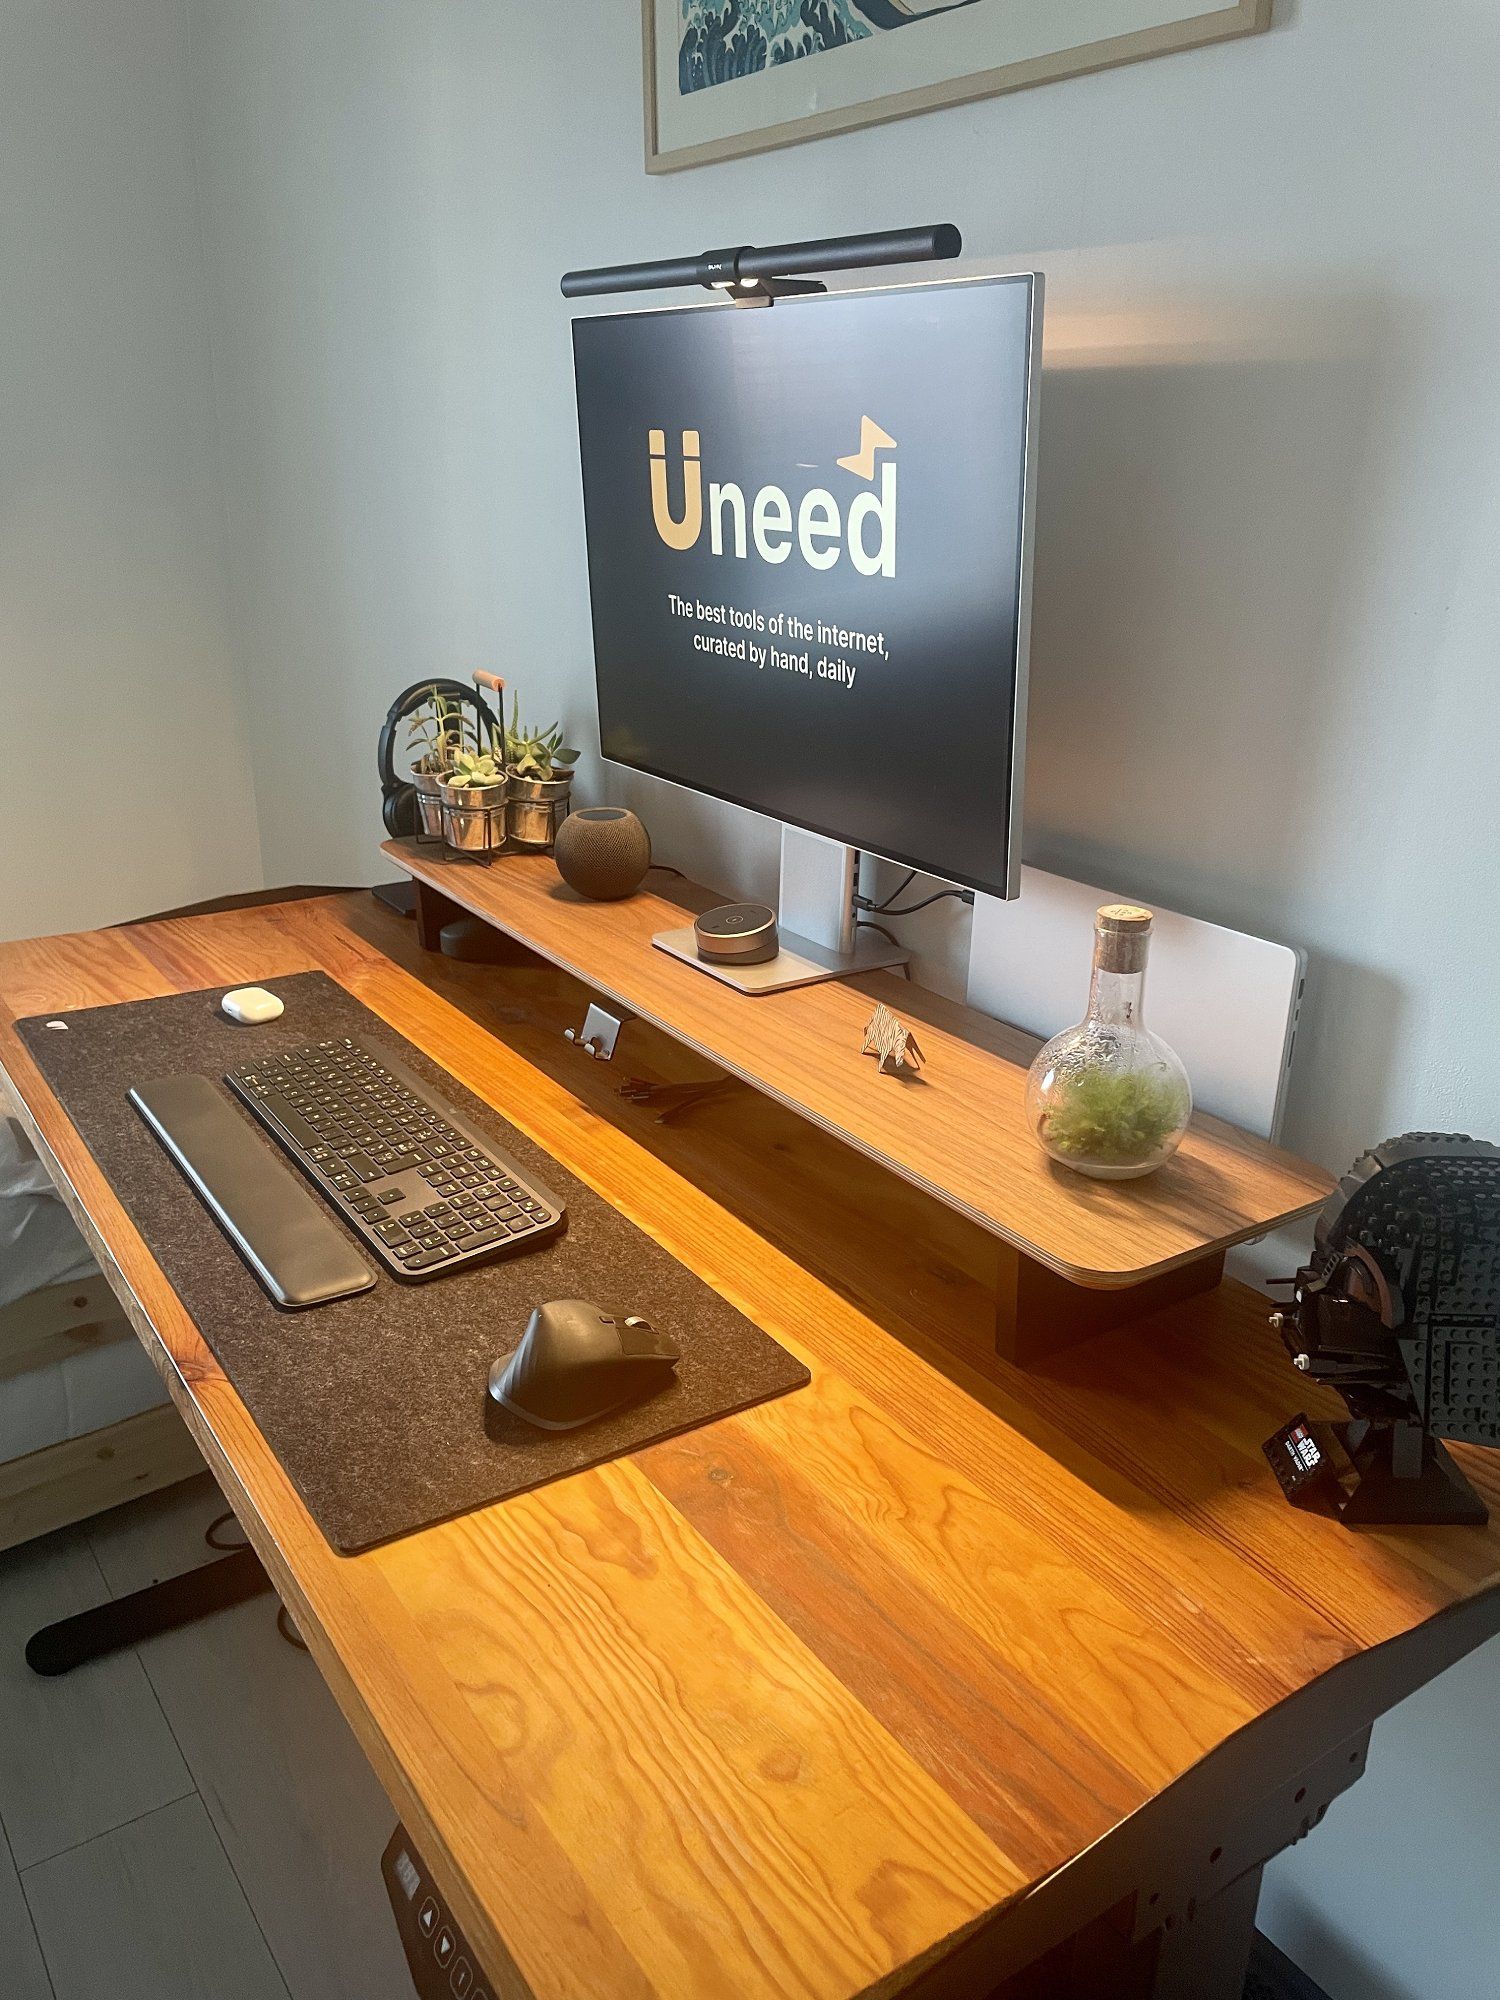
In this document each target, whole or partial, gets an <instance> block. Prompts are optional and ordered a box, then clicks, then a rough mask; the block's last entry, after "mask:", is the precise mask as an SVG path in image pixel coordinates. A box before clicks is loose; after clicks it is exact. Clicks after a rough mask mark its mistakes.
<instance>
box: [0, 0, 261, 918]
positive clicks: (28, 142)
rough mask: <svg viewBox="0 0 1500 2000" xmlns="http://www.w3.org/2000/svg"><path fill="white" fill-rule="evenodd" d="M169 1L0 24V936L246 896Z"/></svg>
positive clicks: (181, 101) (6, 13) (248, 835)
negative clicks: (0, 754) (0, 777)
mask: <svg viewBox="0 0 1500 2000" xmlns="http://www.w3.org/2000/svg"><path fill="white" fill-rule="evenodd" d="M184 27H185V17H184V12H183V8H182V4H181V0H131V4H130V5H129V6H125V5H122V4H121V0H6V5H5V6H4V7H3V8H0V740H3V742H4V746H5V756H4V763H5V776H4V783H3V785H0V857H3V860H0V936H4V937H19V936H30V935H34V934H37V933H41V932H51V931H63V930H70V929H77V928H83V927H86V926H89V925H93V924H101V923H112V922H117V921H119V920H121V919H123V918H126V917H131V916H139V915H144V914H146V913H147V912H149V911H151V910H153V909H162V908H165V907H168V906H175V905H177V904H180V903H184V902H188V901H191V900H194V899H196V898H198V897H203V896H209V895H219V894H223V893H226V892H228V891H231V890H238V889H249V888H256V887H258V886H260V884H261V882H262V879H263V878H262V875H261V868H260V851H259V839H258V834H257V830H256V824H255V808H254V800H253V796H252V793H251V788H250V775H249V766H248V759H247V754H246V747H245V738H244V729H243V723H242V718H241V715H240V711H239V708H238V706H237V703H236V699H235V697H234V694H233V691H232V686H231V680H230V676H229V671H228V664H227V649H226V642H225V626H224V622H223V603H222V584H223V572H222V564H221V558H222V539H221V518H220V514H219V508H218V498H217V479H216V470H215V448H214V431H213V423H212V398H211V385H210V369H209V348H208V321H207V312H206V291H205V287H204V282H203V279H204V272H203V263H202V257H201V244H200V238H199V231H198V217H197V212H196V207H195V200H194V193H193V178H192V173H191V161H190V154H189V124H188V116H187V95H186V71H185V43H184Z"/></svg>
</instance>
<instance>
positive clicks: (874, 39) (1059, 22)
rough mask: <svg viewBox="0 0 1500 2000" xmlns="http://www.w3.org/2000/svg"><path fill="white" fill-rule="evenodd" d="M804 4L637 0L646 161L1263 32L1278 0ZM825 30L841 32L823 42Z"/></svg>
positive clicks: (692, 163) (869, 120)
mask: <svg viewBox="0 0 1500 2000" xmlns="http://www.w3.org/2000/svg"><path fill="white" fill-rule="evenodd" d="M808 4H809V5H810V6H811V8H812V10H813V12H812V16H811V17H810V18H811V19H812V21H813V25H812V27H811V28H809V27H808V26H807V20H808V18H809V17H808V16H807V15H806V12H805V10H804V9H803V8H802V7H801V5H800V0H642V6H641V34H642V63H643V71H644V92H643V102H644V112H645V163H646V171H647V172H648V173H652V174H667V173H678V172H681V171H682V170H683V169H684V168H688V167H699V166H706V165H708V164H710V163H711V162H714V161H718V160H731V159H736V158H739V157H742V156H743V155H745V154H749V153H763V152H769V151H772V150H773V149H775V148H777V147H781V146H795V145H799V144H801V143H802V141H803V140H806V139H816V138H821V137H824V136H826V135H828V134H831V133H835V132H850V131H854V130H856V129H857V128H859V127H860V126H864V125H876V124H882V123H885V122H886V121H887V120H890V119H894V118H910V117H913V116H915V115H916V114H917V113H918V112H922V111H933V110H937V109H939V108H941V107H943V106H945V105H952V104H968V103H972V102H973V101H974V100H975V99H977V98H982V97H994V96H998V95H1000V94H1002V93H1003V92H1007V91H1012V90H1024V89H1027V88H1029V87H1030V86H1031V85H1032V84H1038V83H1053V82H1057V81H1059V80H1060V79H1062V78H1064V77H1069V76H1082V75H1086V74H1088V73H1090V72H1091V71H1095V70H1101V69H1108V68H1112V67H1114V66H1116V65H1118V64H1122V63H1132V62H1141V61H1144V60H1145V59H1147V58H1148V57H1151V56H1160V55H1170V54H1173V53H1175V52H1176V51H1177V50H1179V49H1191V48H1200V47H1202V46H1203V45H1205V44H1206V43H1209V42H1217V41H1228V40H1231V39H1233V38H1235V37H1238V36H1242V35H1253V34H1259V33H1263V32H1264V31H1265V30H1266V29H1267V28H1269V27H1270V25H1271V10H1272V4H1273V0H1004V3H1003V5H1002V4H1001V0H808ZM726 23H727V24H729V26H730V32H729V34H728V36H727V37H726V35H725V33H724V32H723V30H724V28H725V25H726ZM840 23H847V24H850V25H847V26H840V25H839V24H840ZM897 25H899V26H900V27H901V30H902V32H900V33H891V32H890V31H889V30H890V28H891V27H893V26H897ZM825 33H828V34H833V35H835V36H840V35H841V36H843V37H845V39H843V40H842V41H839V40H835V41H832V42H823V43H822V45H817V44H818V39H819V37H820V36H822V35H823V34H825ZM694 35H696V40H694V39H692V37H693V36H694ZM768 39H769V48H768V47H767V44H768ZM799 42H800V44H801V50H802V52H800V53H799V52H798V50H797V44H798V43H799ZM757 56H759V57H760V58H761V61H760V66H759V67H750V65H752V64H754V63H755V61H756V58H757ZM689 78H693V79H696V80H695V81H691V82H689V81H688V79H689Z"/></svg>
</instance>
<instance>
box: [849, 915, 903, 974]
mask: <svg viewBox="0 0 1500 2000" xmlns="http://www.w3.org/2000/svg"><path fill="white" fill-rule="evenodd" d="M854 928H855V929H856V930H857V931H879V933H880V935H881V936H882V937H883V938H889V939H890V941H891V943H892V944H893V945H894V946H895V947H896V949H897V951H905V949H906V947H905V945H904V944H902V942H901V940H900V938H898V937H897V936H896V935H895V933H894V932H893V931H888V930H887V929H886V927H885V925H884V924H872V923H871V922H870V919H869V918H868V917H861V918H860V919H859V921H858V922H857V923H856V924H855V926H854ZM901 970H902V971H903V972H904V973H905V974H906V977H907V978H908V979H910V978H911V966H910V965H909V964H908V963H907V961H906V960H905V959H902V961H901Z"/></svg>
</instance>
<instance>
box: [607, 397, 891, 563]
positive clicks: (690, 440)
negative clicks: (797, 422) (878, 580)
mask: <svg viewBox="0 0 1500 2000" xmlns="http://www.w3.org/2000/svg"><path fill="white" fill-rule="evenodd" d="M647 445H648V449H649V452H650V457H651V515H652V519H653V520H654V521H655V523H656V532H657V534H658V535H660V536H661V539H662V540H663V541H664V542H665V543H666V545H667V547H668V548H669V549H679V550H681V549H692V548H696V547H697V545H698V543H699V541H700V540H701V539H702V535H703V524H704V516H705V513H706V514H707V518H708V546H709V548H710V549H711V551H712V552H713V554H714V555H716V556H722V555H724V554H726V553H729V554H732V555H734V556H735V557H737V558H738V559H739V560H740V561H742V562H743V561H744V560H745V558H746V557H747V556H748V555H749V553H750V550H751V549H752V548H753V549H754V550H755V553H756V554H757V555H758V556H759V557H760V559H761V561H762V562H768V563H784V562H785V561H786V560H787V558H788V557H789V556H790V555H791V554H792V552H793V550H795V551H796V553H797V554H798V555H799V556H800V557H801V559H802V561H803V562H805V563H806V564H807V566H808V568H809V569H832V568H833V566H834V564H835V563H837V562H838V561H839V560H840V559H841V558H842V557H843V556H844V555H846V554H847V556H848V558H849V561H850V563H851V565H852V566H853V568H854V569H855V570H856V572H857V573H858V574H859V575H860V576H894V575H895V574H896V461H895V459H894V457H886V456H883V454H885V453H893V452H894V451H895V450H896V440H895V439H894V438H893V437H892V436H891V434H890V432H889V431H886V430H883V429H882V428H881V426H880V425H879V424H877V423H876V421H875V419H874V418H873V417H862V418H861V419H860V427H859V449H858V451H853V452H851V453H850V454H849V456H848V457H847V458H841V459H839V460H838V461H837V463H838V465H839V466H840V468H841V469H842V470H843V471H845V472H850V473H853V475H854V477H855V478H856V479H858V480H861V481H863V482H864V484H865V488H866V490H865V491H863V492H860V493H856V494H855V496H854V498H853V499H852V500H851V501H850V502H849V504H848V506H847V508H841V507H840V505H839V502H838V500H837V499H836V497H835V496H834V495H833V494H832V493H830V492H829V490H828V488H827V487H826V486H812V487H809V488H808V490H807V491H806V492H805V493H804V494H803V495H802V497H801V498H800V500H798V501H797V503H796V505H795V507H794V506H793V504H792V499H791V496H790V495H789V494H788V493H787V492H786V491H785V489H784V488H782V487H780V486H762V487H761V489H760V491H759V492H758V493H756V494H754V495H753V496H748V497H747V495H746V493H745V489H744V487H743V486H741V485H740V484H739V483H738V482H737V481H735V480H732V479H725V480H718V479H713V480H710V481H709V484H708V495H707V499H706V501H705V497H704V492H703V450H702V433H701V432H699V431H687V430H685V431H684V432H683V433H682V513H681V515H680V516H679V515H674V514H673V512H672V502H671V496H670V494H669V492H668V479H667V437H666V432H665V431H658V430H654V431H651V432H650V433H649V434H648V438H647ZM877 474H878V475H879V478H878V484H877Z"/></svg>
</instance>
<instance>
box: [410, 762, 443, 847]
mask: <svg viewBox="0 0 1500 2000" xmlns="http://www.w3.org/2000/svg"><path fill="white" fill-rule="evenodd" d="M411 781H412V785H413V787H414V788H415V790H416V794H417V838H418V840H441V839H442V837H443V781H442V779H441V778H440V777H439V776H438V775H437V773H436V772H435V771H419V770H417V768H416V766H415V765H413V767H412V774H411Z"/></svg>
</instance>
